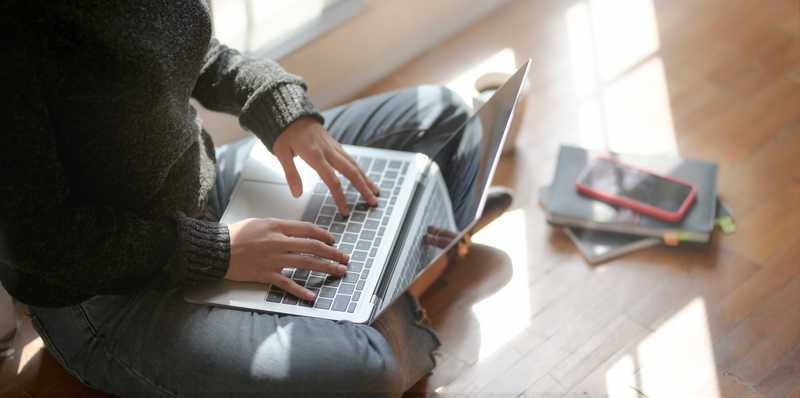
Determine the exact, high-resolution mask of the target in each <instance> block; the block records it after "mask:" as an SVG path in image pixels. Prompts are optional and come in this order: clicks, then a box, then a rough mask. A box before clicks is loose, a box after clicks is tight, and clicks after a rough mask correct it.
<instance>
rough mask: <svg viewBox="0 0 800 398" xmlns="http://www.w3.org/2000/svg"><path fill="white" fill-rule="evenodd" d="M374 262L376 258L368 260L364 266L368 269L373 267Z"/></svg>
mask: <svg viewBox="0 0 800 398" xmlns="http://www.w3.org/2000/svg"><path fill="white" fill-rule="evenodd" d="M373 261H375V259H374V258H370V259H368V260H367V262H366V263H365V264H364V266H365V267H367V268H369V267H372V262H373Z"/></svg>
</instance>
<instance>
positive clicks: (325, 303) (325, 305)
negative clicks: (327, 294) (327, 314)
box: [314, 298, 333, 310]
mask: <svg viewBox="0 0 800 398" xmlns="http://www.w3.org/2000/svg"><path fill="white" fill-rule="evenodd" d="M332 304H333V300H328V299H324V298H318V299H317V302H316V303H315V304H314V308H321V309H323V310H327V309H329V308H331V305H332Z"/></svg>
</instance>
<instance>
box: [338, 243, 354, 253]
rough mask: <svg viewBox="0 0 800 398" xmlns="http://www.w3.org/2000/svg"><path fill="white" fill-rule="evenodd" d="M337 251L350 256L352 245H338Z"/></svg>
mask: <svg viewBox="0 0 800 398" xmlns="http://www.w3.org/2000/svg"><path fill="white" fill-rule="evenodd" d="M339 250H341V251H343V252H345V253H347V254H350V253H351V252H352V251H353V245H351V244H349V243H342V244H340V245H339Z"/></svg>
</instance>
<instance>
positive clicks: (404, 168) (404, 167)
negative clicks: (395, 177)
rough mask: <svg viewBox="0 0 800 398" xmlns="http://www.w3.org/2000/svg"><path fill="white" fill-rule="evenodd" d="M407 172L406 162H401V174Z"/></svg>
mask: <svg viewBox="0 0 800 398" xmlns="http://www.w3.org/2000/svg"><path fill="white" fill-rule="evenodd" d="M407 171H408V162H403V173H405V172H407Z"/></svg>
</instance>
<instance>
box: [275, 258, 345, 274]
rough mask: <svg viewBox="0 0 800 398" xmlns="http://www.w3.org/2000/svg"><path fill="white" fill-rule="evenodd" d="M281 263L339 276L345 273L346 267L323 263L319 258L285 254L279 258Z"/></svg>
mask: <svg viewBox="0 0 800 398" xmlns="http://www.w3.org/2000/svg"><path fill="white" fill-rule="evenodd" d="M280 261H281V263H284V264H286V265H288V266H292V267H295V268H302V269H307V270H310V271H319V272H325V273H328V274H332V275H341V274H344V273H345V272H347V267H345V266H344V265H341V264H337V263H332V262H330V261H325V260H323V259H321V258H319V257H314V256H303V255H300V254H286V255H283V256H280Z"/></svg>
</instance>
